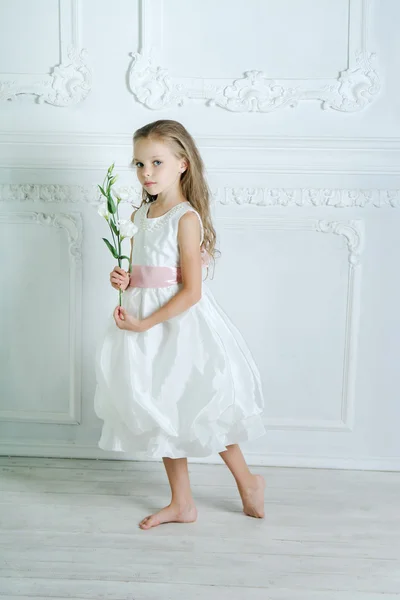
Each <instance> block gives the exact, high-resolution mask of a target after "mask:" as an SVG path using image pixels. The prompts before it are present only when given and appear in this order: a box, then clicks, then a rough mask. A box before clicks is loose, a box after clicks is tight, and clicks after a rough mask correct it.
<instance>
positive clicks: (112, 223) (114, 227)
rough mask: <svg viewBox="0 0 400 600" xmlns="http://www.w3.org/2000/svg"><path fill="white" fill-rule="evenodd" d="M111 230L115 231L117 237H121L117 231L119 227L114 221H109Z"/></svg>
mask: <svg viewBox="0 0 400 600" xmlns="http://www.w3.org/2000/svg"><path fill="white" fill-rule="evenodd" d="M109 223H110V226H111V229H112V230H113V232H114V233H115V235H117V236H118V235H119V231H118V229H117V226H116V225H115V223H114V221H113V220H112V219H110V220H109Z"/></svg>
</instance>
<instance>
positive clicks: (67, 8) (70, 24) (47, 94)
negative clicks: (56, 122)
mask: <svg viewBox="0 0 400 600" xmlns="http://www.w3.org/2000/svg"><path fill="white" fill-rule="evenodd" d="M59 7H60V13H59V15H60V25H59V29H60V53H61V54H60V64H59V65H58V66H55V67H53V68H51V69H49V70H50V73H49V74H45V73H44V74H42V75H37V74H25V73H23V74H20V73H12V74H11V75H10V74H9V73H7V74H0V102H1V101H3V102H6V101H10V100H15V99H16V97H17V96H18V95H22V94H24V95H32V96H35V97H36V99H37V102H38V103H40V104H41V103H47V104H52V105H53V106H70V105H73V104H78V103H79V102H82V101H83V100H84V99H85V98H86V96H87V95H88V93H89V92H90V90H91V87H92V76H91V71H90V69H89V67H88V66H87V64H86V56H87V51H86V50H85V49H83V48H81V43H80V32H79V0H59Z"/></svg>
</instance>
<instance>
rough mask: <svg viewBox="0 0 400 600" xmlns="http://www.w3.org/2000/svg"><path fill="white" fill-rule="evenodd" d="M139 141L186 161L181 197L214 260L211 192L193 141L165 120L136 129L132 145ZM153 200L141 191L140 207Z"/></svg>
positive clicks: (178, 125) (179, 126) (214, 237)
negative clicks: (164, 147) (165, 147)
mask: <svg viewBox="0 0 400 600" xmlns="http://www.w3.org/2000/svg"><path fill="white" fill-rule="evenodd" d="M142 138H153V139H159V140H162V141H164V142H166V143H167V144H169V145H170V148H171V150H172V152H173V153H174V154H175V156H176V157H177V158H178V159H186V161H187V165H188V166H187V168H186V170H185V171H184V172H183V173H182V174H181V179H180V185H181V190H182V194H183V196H184V197H185V198H186V200H187V201H188V202H190V204H191V205H192V206H193V208H194V209H195V210H196V211H197V212H198V213H199V215H200V217H201V220H202V223H203V228H204V238H203V243H202V249H203V250H204V251H205V252H207V253H208V254H209V256H210V257H212V258H213V259H214V260H215V258H216V254H220V252H219V250H217V249H216V247H215V246H216V239H217V236H216V233H215V229H214V227H213V224H212V220H211V213H210V196H211V192H210V190H209V187H208V185H207V182H206V179H205V176H204V163H203V160H202V158H201V156H200V152H199V150H198V148H197V146H196V143H195V141H194V139H193V138H192V136H191V135H190V133H189V132H188V131H187V130H186V129H185V127H184V126H183V125H182V124H181V123H179V122H178V121H172V120H167V119H163V120H159V121H154V122H153V123H148V124H147V125H144V126H143V127H141V128H140V129H137V130H136V131H135V133H134V134H133V143H135V142H137V141H138V140H139V139H142ZM133 164H134V161H132V165H133ZM156 199H157V195H155V196H152V195H151V194H149V193H148V192H147V191H146V190H145V189H144V188H143V191H142V202H141V204H140V206H142V205H143V204H146V203H149V202H154V201H155V200H156Z"/></svg>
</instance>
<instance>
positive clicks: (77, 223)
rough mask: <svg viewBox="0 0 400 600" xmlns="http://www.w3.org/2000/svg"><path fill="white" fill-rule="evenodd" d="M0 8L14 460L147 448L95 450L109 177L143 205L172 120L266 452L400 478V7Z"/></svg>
mask: <svg viewBox="0 0 400 600" xmlns="http://www.w3.org/2000/svg"><path fill="white" fill-rule="evenodd" d="M0 13H1V14H0V17H1V18H0V33H1V35H0V38H1V41H0V49H1V52H0V54H1V58H0V230H1V237H0V245H1V250H2V259H3V260H2V267H1V270H0V277H1V282H2V294H1V308H2V310H1V314H2V317H1V325H0V337H1V340H0V353H1V361H0V363H1V371H0V382H1V385H0V453H2V454H15V455H38V456H59V457H68V456H70V457H74V458H80V457H87V458H113V459H121V460H124V459H131V458H133V457H131V456H129V455H121V454H118V453H115V454H113V453H105V452H103V451H102V450H100V449H99V448H98V446H97V441H98V439H99V435H100V428H101V422H100V421H99V420H98V419H97V418H96V416H95V414H94V410H93V396H94V391H95V373H94V352H95V346H96V342H97V340H98V337H99V336H100V335H101V332H102V329H103V327H104V326H105V323H106V319H107V318H108V317H109V315H110V313H111V311H112V309H113V308H114V306H115V305H116V303H117V294H116V292H115V290H113V289H112V288H111V287H110V285H109V281H108V273H109V271H111V269H112V268H113V266H114V261H113V259H112V258H111V255H110V254H109V253H108V251H107V249H106V248H105V245H104V243H103V241H102V239H101V238H102V237H107V235H108V230H107V227H106V225H105V223H104V221H103V220H102V219H101V218H100V217H99V216H98V214H97V206H98V203H99V195H98V191H97V184H98V183H101V182H102V180H103V177H104V173H105V171H106V169H107V167H108V166H109V165H110V164H111V163H112V162H114V161H115V163H116V168H115V170H116V171H117V172H118V173H119V175H120V180H119V182H118V183H119V191H120V194H121V196H122V197H123V199H124V202H123V204H122V205H121V207H122V210H123V211H124V212H125V214H126V215H129V214H130V212H131V205H138V203H139V201H140V189H139V188H138V185H137V182H136V180H135V173H134V171H133V170H132V168H131V167H130V161H131V157H132V134H133V132H134V130H135V129H136V128H138V127H140V126H142V125H144V124H145V123H148V122H150V121H154V120H156V119H161V118H166V119H176V120H179V121H181V122H182V123H183V124H184V125H185V126H186V127H187V128H188V130H189V131H190V132H191V133H192V135H193V136H194V138H195V140H196V142H197V144H198V146H199V149H200V152H201V154H202V157H203V159H204V162H205V165H206V171H207V178H208V181H209V184H210V187H211V191H212V214H213V218H214V222H215V226H216V229H217V233H218V245H219V248H220V249H221V252H222V255H221V258H220V260H219V261H218V263H217V268H216V271H215V278H214V279H211V280H209V281H208V285H209V286H210V287H211V289H212V291H213V292H214V294H215V296H216V298H217V300H218V301H219V302H220V304H221V305H222V307H223V308H224V309H225V310H226V312H227V313H228V315H229V316H231V318H232V320H233V321H234V322H235V323H236V324H237V326H238V327H239V329H240V330H241V332H242V333H243V336H244V337H245V338H246V340H247V341H248V343H249V346H250V348H251V350H252V352H253V354H254V357H255V358H256V361H257V363H258V364H259V366H260V370H261V376H262V380H263V386H264V392H265V398H266V410H265V422H266V425H267V429H268V433H267V435H266V436H265V437H264V438H263V439H260V440H257V441H255V442H254V443H252V444H248V445H244V446H243V448H244V450H245V452H246V456H247V457H248V459H249V461H250V462H252V463H254V464H263V465H279V466H301V467H326V468H345V469H346V468H360V469H382V470H385V469H388V470H399V469H400V437H399V435H398V423H399V422H400V403H399V390H400V370H399V369H398V365H397V362H398V360H397V357H398V353H399V339H400V320H399V310H398V307H399V306H400V284H399V278H398V276H397V273H398V265H399V262H400V236H399V230H400V211H399V208H400V108H399V102H398V98H399V92H400V89H399V79H398V73H399V69H400V38H399V36H398V25H397V24H398V22H399V19H400V3H398V2H397V0H386V1H385V2H384V3H383V2H379V0H320V1H319V2H318V3H316V2H313V1H311V0H266V1H265V2H262V3H260V2H257V1H256V0H250V1H249V2H248V3H247V4H246V5H243V4H242V3H238V2H233V3H232V2H228V1H227V0H221V1H220V2H218V3H215V2H211V0H206V1H204V2H203V1H202V2H190V3H187V2H185V1H184V0H168V2H164V1H162V0H117V1H116V3H115V4H114V5H113V6H112V7H110V3H109V2H107V1H106V0H85V1H83V0H60V1H59V2H56V3H54V2H52V0H37V1H36V2H35V7H34V10H33V8H32V3H31V2H29V0H3V2H2V3H1V6H0ZM22 39H25V40H26V43H25V45H24V44H22V43H21V40H22ZM216 461H218V462H219V461H220V458H219V457H218V456H217V457H211V458H210V459H209V462H216ZM195 462H198V461H195Z"/></svg>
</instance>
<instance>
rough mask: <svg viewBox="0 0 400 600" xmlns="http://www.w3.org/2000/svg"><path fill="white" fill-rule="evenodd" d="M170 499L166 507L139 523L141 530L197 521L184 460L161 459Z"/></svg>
mask: <svg viewBox="0 0 400 600" xmlns="http://www.w3.org/2000/svg"><path fill="white" fill-rule="evenodd" d="M163 462H164V467H165V470H166V472H167V476H168V481H169V485H170V486H171V493H172V498H171V502H170V504H169V505H168V506H166V507H165V508H163V509H161V510H160V511H159V512H158V513H155V514H154V515H149V516H148V517H146V518H145V519H143V521H141V522H140V523H139V527H140V528H141V529H150V528H151V527H156V525H160V524H161V523H171V522H173V523H192V522H193V521H195V520H196V519H197V509H196V506H195V503H194V499H193V496H192V491H191V489H190V482H189V471H188V466H187V459H186V458H163Z"/></svg>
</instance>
